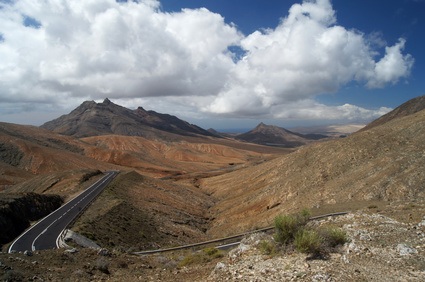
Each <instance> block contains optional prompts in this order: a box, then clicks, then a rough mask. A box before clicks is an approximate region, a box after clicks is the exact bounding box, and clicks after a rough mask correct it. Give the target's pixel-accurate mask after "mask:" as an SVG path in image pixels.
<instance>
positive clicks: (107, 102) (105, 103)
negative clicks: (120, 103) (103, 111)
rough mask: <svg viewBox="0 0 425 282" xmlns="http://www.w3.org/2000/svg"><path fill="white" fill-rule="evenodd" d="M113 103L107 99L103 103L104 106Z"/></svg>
mask: <svg viewBox="0 0 425 282" xmlns="http://www.w3.org/2000/svg"><path fill="white" fill-rule="evenodd" d="M111 103H112V102H111V100H109V99H108V98H105V100H103V103H102V104H104V105H109V104H111Z"/></svg>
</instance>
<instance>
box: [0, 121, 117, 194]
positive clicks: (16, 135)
mask: <svg viewBox="0 0 425 282" xmlns="http://www.w3.org/2000/svg"><path fill="white" fill-rule="evenodd" d="M89 146H90V145H88V144H87V143H84V142H81V141H79V140H77V139H75V138H72V137H69V136H64V135H60V134H57V133H53V132H50V131H48V130H45V129H40V128H38V127H35V126H26V125H17V124H10V123H0V157H1V158H0V170H1V172H2V173H1V175H0V191H1V190H2V189H4V188H6V187H9V186H11V185H13V184H17V183H20V182H22V181H25V180H27V179H30V178H32V177H34V176H35V175H39V174H48V173H54V172H62V171H75V170H91V169H95V170H98V169H100V170H102V169H111V168H114V166H113V165H109V164H107V163H104V162H98V161H96V160H94V159H93V158H90V157H87V156H85V154H84V152H85V150H86V149H87V148H88V147H89Z"/></svg>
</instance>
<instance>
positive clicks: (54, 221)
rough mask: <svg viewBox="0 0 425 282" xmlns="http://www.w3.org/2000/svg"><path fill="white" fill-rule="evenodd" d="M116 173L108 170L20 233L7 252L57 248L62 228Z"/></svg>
mask: <svg viewBox="0 0 425 282" xmlns="http://www.w3.org/2000/svg"><path fill="white" fill-rule="evenodd" d="M117 174H118V172H117V171H108V172H106V173H105V176H104V177H102V178H101V179H100V180H98V181H97V182H96V183H94V184H93V185H91V186H90V187H89V188H87V189H86V190H84V191H83V192H81V193H80V194H79V195H78V196H76V197H75V198H74V199H72V200H71V201H69V202H67V203H66V204H64V205H63V206H61V207H60V208H58V209H57V210H55V211H54V212H52V213H50V214H49V215H48V216H46V217H45V218H43V219H42V220H40V221H39V222H37V223H36V224H34V225H33V226H32V227H31V228H29V229H27V230H26V231H25V232H24V233H22V234H21V235H20V236H19V237H18V238H17V239H16V240H15V241H13V243H12V244H11V245H10V247H9V250H8V252H9V253H11V252H24V251H34V250H45V249H54V248H58V247H59V245H58V243H59V242H58V241H59V237H60V236H61V234H62V232H63V230H64V229H65V228H66V227H67V226H68V225H69V224H70V223H71V222H72V221H73V220H74V219H75V218H76V217H77V216H78V215H79V214H80V213H81V212H82V211H83V210H84V208H85V207H86V206H87V205H88V204H90V203H91V202H92V201H93V200H94V199H95V198H96V197H97V196H98V195H99V194H100V193H101V192H102V191H103V189H104V188H105V187H106V186H107V185H108V184H109V183H110V182H111V181H112V179H114V177H115V176H116V175H117Z"/></svg>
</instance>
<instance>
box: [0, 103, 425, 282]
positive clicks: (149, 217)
mask: <svg viewBox="0 0 425 282" xmlns="http://www.w3.org/2000/svg"><path fill="white" fill-rule="evenodd" d="M423 101H424V100H423V97H419V98H417V99H416V100H413V101H409V102H408V103H406V104H403V105H401V106H400V107H399V108H397V109H395V110H394V111H393V112H392V113H391V114H389V115H387V116H384V117H383V118H382V119H381V120H379V119H378V120H377V121H375V122H374V123H371V124H370V125H369V126H366V127H365V128H364V129H362V130H360V131H358V132H355V133H353V134H349V135H348V136H347V137H345V138H340V135H343V134H344V135H345V134H346V132H340V133H341V134H337V133H335V132H333V133H332V135H331V136H319V135H307V134H298V133H294V132H291V131H287V130H285V129H282V128H278V127H274V126H267V125H265V124H260V125H259V126H258V127H257V128H256V129H254V130H252V131H250V132H249V134H248V133H247V134H244V135H242V134H241V136H240V138H231V137H228V136H224V135H223V136H220V135H219V134H217V133H215V134H212V133H210V132H208V131H204V130H203V129H201V128H199V127H197V126H194V125H190V124H188V123H186V122H184V121H181V120H179V119H178V118H177V117H173V116H170V115H164V114H158V113H156V112H152V111H145V110H144V109H143V108H140V107H139V108H138V109H137V110H135V111H131V110H128V109H126V108H124V107H121V106H118V105H115V104H113V103H112V102H111V101H109V100H108V99H106V100H105V101H104V102H103V103H95V102H84V103H83V104H82V105H81V106H80V107H79V108H77V109H76V110H74V111H73V112H71V113H70V114H69V115H66V116H62V117H60V118H58V119H57V120H54V121H51V122H49V123H46V125H43V126H41V127H40V128H38V127H34V126H25V125H16V124H7V123H0V156H1V162H0V172H1V174H0V204H1V203H2V202H1V201H2V199H6V198H7V197H10V196H11V195H14V197H21V196H23V195H26V194H28V193H37V194H41V195H52V194H53V195H58V196H60V197H61V198H62V199H63V201H65V202H67V201H69V200H70V199H72V198H73V197H74V196H75V195H77V194H78V193H79V192H81V191H82V190H83V189H85V188H87V187H88V186H89V185H90V184H91V183H94V182H95V181H96V180H97V179H99V178H100V177H101V176H102V173H103V172H105V171H109V170H114V171H119V172H120V173H119V174H118V176H117V177H116V178H115V179H114V180H113V181H112V182H111V184H110V185H109V186H108V187H107V188H106V189H105V190H104V192H103V193H101V194H100V196H99V197H97V198H96V200H95V201H94V202H93V203H92V204H91V205H90V207H89V208H88V209H87V210H85V211H84V213H83V214H82V215H81V216H80V217H79V218H78V220H77V221H76V222H75V223H74V224H73V225H72V226H71V227H70V228H71V229H72V230H73V231H75V232H77V233H78V234H80V235H83V236H85V237H86V238H88V239H90V240H93V241H94V242H95V243H96V244H98V245H99V246H101V247H102V248H106V249H108V250H110V251H113V252H115V254H117V256H118V257H119V258H120V259H124V258H125V259H126V260H128V261H133V260H132V259H129V258H127V255H128V254H130V253H132V252H136V251H142V250H148V249H157V248H164V247H172V246H177V245H181V244H189V243H194V242H200V241H204V240H210V239H214V238H219V237H225V236H230V235H234V234H238V233H241V232H245V231H250V230H256V229H259V228H262V227H266V226H270V225H271V224H272V222H273V219H274V218H275V217H276V216H277V215H279V214H287V213H294V212H297V211H300V210H301V209H303V208H308V209H310V210H311V211H312V213H313V215H319V214H324V213H329V212H339V211H349V212H356V211H358V210H359V211H362V210H363V211H364V210H366V211H367V212H368V213H381V214H385V216H391V217H394V218H396V219H397V220H400V221H401V222H404V223H406V224H412V223H415V222H420V221H421V220H422V217H423V216H424V214H423V199H424V196H425V194H424V193H425V190H424V186H423V183H425V172H424V170H423V167H425V145H424V143H423V140H424V138H425V103H424V102H423ZM397 113H400V114H397ZM335 128H336V127H334V129H335ZM353 128H356V129H358V127H353ZM335 130H336V129H335ZM281 134H282V135H281ZM271 136H275V137H273V138H277V139H275V140H278V141H276V144H283V143H284V142H289V143H285V144H286V145H285V146H266V144H267V143H273V142H275V141H273V139H270V138H272V137H271ZM276 136H277V137H276ZM308 136H310V137H308ZM319 137H320V138H319ZM269 140H272V141H269ZM251 142H255V143H251ZM3 202H4V200H3ZM395 207H398V208H395ZM415 207H417V208H418V209H417V211H416V208H415ZM35 208H37V207H35ZM2 209H3V211H5V209H7V205H6V204H3V206H2ZM395 210H397V211H398V212H395ZM1 215H2V214H0V220H1ZM33 220H34V219H33ZM2 247H3V250H6V249H7V247H8V242H5V244H4V245H3V246H2ZM76 247H78V246H76ZM78 248H80V247H78ZM58 251H60V250H58ZM83 253H84V254H86V251H83V252H82V254H83ZM53 256H55V255H53ZM87 256H89V257H92V255H88V254H87ZM2 259H3V257H2V256H0V261H1V260H2ZM145 263H146V264H148V265H151V264H153V263H152V261H150V262H145ZM132 264H137V263H136V262H132ZM203 271H204V270H203ZM209 271H211V269H210V270H209ZM202 275H204V276H203V277H205V273H203V274H202ZM117 279H118V278H117ZM170 279H171V277H170ZM200 280H202V279H200Z"/></svg>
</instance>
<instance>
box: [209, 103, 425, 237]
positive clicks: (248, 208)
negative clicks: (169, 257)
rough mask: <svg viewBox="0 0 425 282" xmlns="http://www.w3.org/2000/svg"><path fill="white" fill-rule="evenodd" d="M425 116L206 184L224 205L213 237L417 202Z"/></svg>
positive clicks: (217, 210) (423, 176) (424, 176)
mask: <svg viewBox="0 0 425 282" xmlns="http://www.w3.org/2000/svg"><path fill="white" fill-rule="evenodd" d="M424 138H425V110H422V111H420V112H417V113H415V114H412V115H409V116H405V117H401V118H396V119H393V120H391V121H388V122H387V123H385V124H382V125H380V126H376V127H373V128H371V129H369V130H365V131H361V132H357V133H354V134H352V135H350V136H349V137H347V138H345V139H339V140H332V141H328V142H322V143H317V144H313V145H310V146H306V147H303V148H301V149H299V150H297V151H296V152H294V153H291V154H289V155H287V156H284V157H281V158H278V159H275V160H272V161H270V162H267V163H264V164H260V165H258V166H253V167H249V168H246V169H244V170H240V171H236V172H232V173H229V174H225V175H221V176H217V177H213V178H209V179H203V180H202V181H201V188H202V189H203V190H204V191H206V192H207V193H211V194H212V195H213V196H214V197H216V198H217V199H218V203H217V204H216V205H215V206H214V207H213V208H212V211H211V212H212V213H213V214H215V215H216V220H215V221H214V222H213V223H212V228H211V229H210V231H209V232H211V233H212V234H223V233H225V234H229V233H233V232H236V231H240V230H246V229H250V228H255V227H258V226H263V225H265V224H266V223H268V222H271V221H272V219H273V218H274V216H276V215H277V214H279V213H282V212H288V211H295V210H297V209H300V208H301V207H324V206H328V205H339V206H340V208H342V209H346V208H349V206H350V204H354V203H359V202H364V203H365V204H366V205H367V202H368V201H414V200H415V199H417V198H421V197H423V196H425V195H424V193H425V191H424V190H423V183H424V182H425V171H424V170H423V167H425V158H424V151H425V143H424V142H423V140H424Z"/></svg>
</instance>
